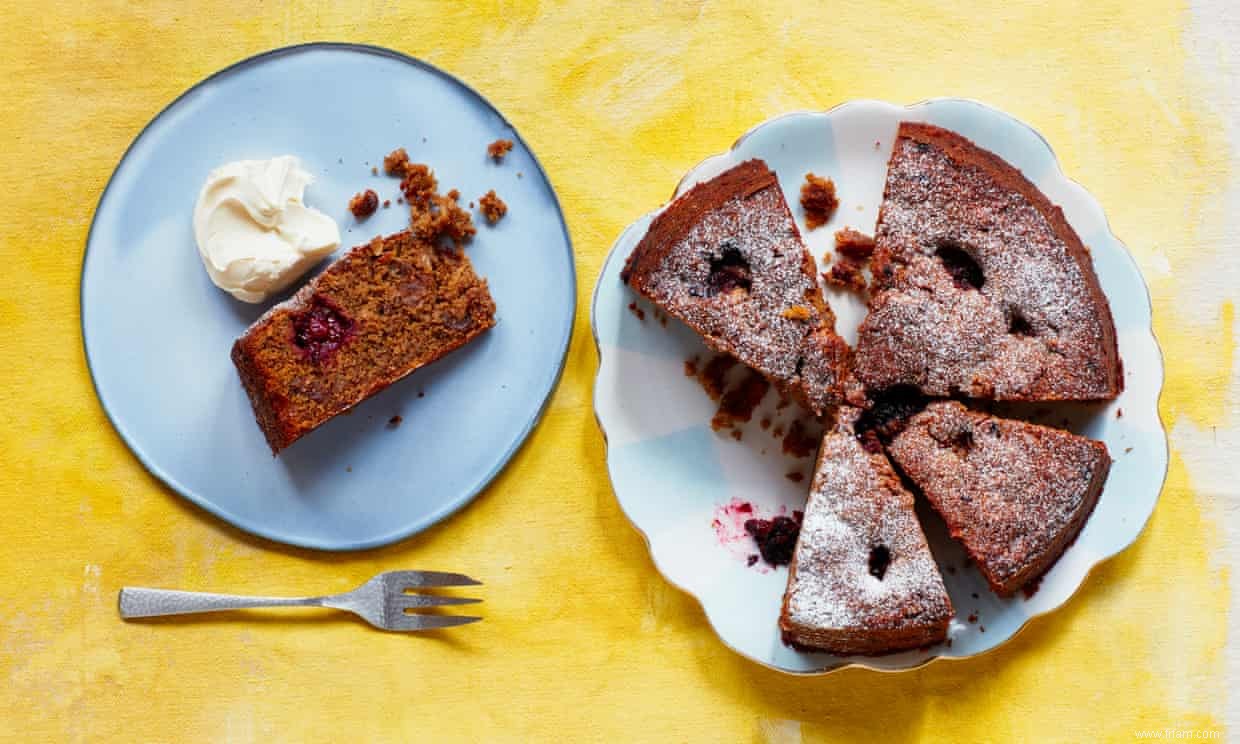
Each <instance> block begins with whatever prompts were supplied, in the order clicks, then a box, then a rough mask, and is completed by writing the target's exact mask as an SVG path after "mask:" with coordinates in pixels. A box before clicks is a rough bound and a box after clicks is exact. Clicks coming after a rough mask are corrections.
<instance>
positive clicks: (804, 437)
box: [783, 419, 819, 457]
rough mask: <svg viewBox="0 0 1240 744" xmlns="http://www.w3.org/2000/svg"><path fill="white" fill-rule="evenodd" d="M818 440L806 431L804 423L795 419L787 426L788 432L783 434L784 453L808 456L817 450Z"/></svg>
mask: <svg viewBox="0 0 1240 744" xmlns="http://www.w3.org/2000/svg"><path fill="white" fill-rule="evenodd" d="M818 442H819V439H817V438H815V437H813V436H812V435H811V434H810V433H809V432H808V431H806V429H805V425H804V424H803V423H801V420H800V419H797V420H795V421H793V422H792V424H791V425H789V426H788V433H787V434H786V435H784V442H783V449H784V454H787V455H792V456H793V457H810V456H811V455H813V454H814V453H815V452H817V451H818Z"/></svg>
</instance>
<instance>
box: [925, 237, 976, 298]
mask: <svg viewBox="0 0 1240 744" xmlns="http://www.w3.org/2000/svg"><path fill="white" fill-rule="evenodd" d="M934 255H936V256H938V258H939V260H940V261H942V262H943V268H945V269H947V273H948V274H951V277H952V281H953V282H954V283H955V284H956V286H957V287H959V288H960V289H981V288H982V285H983V284H985V283H986V277H984V276H982V267H981V266H978V265H977V261H974V260H973V257H972V256H970V255H969V252H968V251H966V250H965V249H964V248H961V247H960V246H959V245H957V244H956V243H951V242H943V243H939V247H938V250H936V251H935V252H934Z"/></svg>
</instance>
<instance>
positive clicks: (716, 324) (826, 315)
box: [620, 160, 851, 415]
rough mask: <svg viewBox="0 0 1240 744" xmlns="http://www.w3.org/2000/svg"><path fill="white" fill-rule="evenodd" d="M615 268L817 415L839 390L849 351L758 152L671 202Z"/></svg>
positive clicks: (714, 346)
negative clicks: (757, 158) (755, 155)
mask: <svg viewBox="0 0 1240 744" xmlns="http://www.w3.org/2000/svg"><path fill="white" fill-rule="evenodd" d="M620 276H621V279H622V280H623V281H624V282H626V283H627V284H629V286H631V287H632V288H633V289H634V290H636V291H637V292H638V293H640V294H642V295H643V296H645V297H646V298H647V299H649V300H650V301H652V302H654V303H655V304H656V305H658V306H659V307H661V308H662V309H663V310H664V311H666V312H667V313H668V314H670V315H671V316H673V317H675V318H678V319H679V320H681V321H682V322H684V323H685V324H687V325H688V326H690V327H691V328H693V329H694V330H695V331H697V332H698V333H699V334H701V336H702V337H703V339H704V340H705V341H706V344H707V345H708V346H710V347H711V348H712V349H714V350H716V351H720V352H724V353H727V354H731V355H733V356H735V357H736V358H737V359H738V360H740V361H742V362H744V363H745V364H747V365H749V366H750V367H752V368H754V369H756V370H758V371H759V372H761V373H762V374H764V375H766V376H767V378H768V379H770V380H771V382H772V383H773V384H775V385H776V387H778V388H779V389H780V390H781V391H783V392H784V393H786V394H788V395H791V396H793V397H795V398H797V399H798V400H800V401H801V402H802V403H803V404H804V405H805V406H806V407H807V408H809V409H810V410H811V411H813V412H814V413H815V414H817V415H822V414H823V413H824V412H825V411H826V410H827V409H828V408H829V406H830V405H832V404H834V403H836V402H838V400H839V399H840V385H841V382H842V380H843V378H844V375H845V372H846V370H847V365H848V360H849V357H850V353H851V352H850V350H849V348H848V345H847V344H846V343H845V342H844V340H843V339H842V338H840V337H839V335H837V334H836V333H835V316H834V314H833V313H832V312H831V309H830V308H829V307H828V306H827V303H826V300H825V299H824V298H823V296H822V290H821V288H820V286H819V284H818V277H817V265H816V264H815V262H814V259H813V256H811V255H810V254H809V251H807V250H806V249H805V246H804V244H803V243H802V242H801V236H800V232H799V231H798V230H797V226H796V221H795V220H794V219H793V218H792V213H791V212H790V211H789V209H788V205H787V203H786V202H785V201H784V198H783V193H782V191H781V190H780V188H779V184H778V182H777V181H776V178H775V174H774V173H773V172H771V170H770V169H769V168H767V166H766V164H765V163H763V162H762V161H760V160H749V161H746V162H744V163H741V164H740V165H737V166H735V167H733V168H732V169H730V170H728V171H726V172H724V173H722V174H720V175H719V176H716V177H715V178H713V179H711V180H709V181H706V182H704V183H700V184H698V185H696V186H694V187H693V188H691V189H689V190H688V191H687V192H685V193H684V194H682V195H681V196H680V197H678V198H677V199H676V200H675V201H673V202H672V203H671V204H670V205H669V206H668V207H667V208H666V209H665V210H663V212H662V213H660V214H659V215H658V216H657V217H655V219H654V220H653V222H652V223H651V225H650V228H649V230H648V231H647V233H646V235H645V237H643V238H642V240H641V242H640V243H638V245H637V247H636V248H634V249H633V252H632V254H630V255H629V257H628V260H627V261H626V263H625V267H624V270H623V271H622V272H621V275H620Z"/></svg>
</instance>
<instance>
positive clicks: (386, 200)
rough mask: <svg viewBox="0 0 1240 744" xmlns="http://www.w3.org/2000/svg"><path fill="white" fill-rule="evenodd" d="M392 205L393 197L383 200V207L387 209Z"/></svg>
mask: <svg viewBox="0 0 1240 744" xmlns="http://www.w3.org/2000/svg"><path fill="white" fill-rule="evenodd" d="M390 206H392V200H391V199H384V200H383V208H384V209H387V208H388V207H390Z"/></svg>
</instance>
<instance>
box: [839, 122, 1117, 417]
mask: <svg viewBox="0 0 1240 744" xmlns="http://www.w3.org/2000/svg"><path fill="white" fill-rule="evenodd" d="M875 241H876V243H877V246H876V250H875V252H874V257H873V262H872V264H871V268H872V271H873V275H874V280H873V286H872V288H871V290H872V297H873V299H872V300H871V302H870V312H869V315H868V316H867V317H866V319H865V320H864V321H863V322H862V324H861V327H860V329H859V331H858V343H857V349H856V372H857V376H858V377H859V378H860V380H861V381H862V382H864V383H865V384H866V385H867V386H869V387H871V388H876V389H883V388H888V387H892V386H895V385H914V386H916V387H918V388H920V389H921V391H922V392H924V393H926V394H927V395H934V396H948V395H957V394H963V395H967V396H970V397H977V398H992V399H1001V400H1093V399H1110V398H1114V397H1116V396H1117V395H1118V394H1119V392H1120V390H1121V389H1122V386H1123V383H1122V377H1121V372H1120V360H1119V354H1118V351H1117V347H1116V340H1115V326H1114V323H1113V321H1112V318H1111V311H1110V307H1109V306H1108V305H1107V301H1106V297H1105V296H1103V293H1102V290H1101V288H1100V287H1099V284H1098V278H1097V276H1096V275H1095V273H1094V270H1093V266H1092V263H1091V260H1090V256H1089V252H1088V250H1087V249H1086V248H1085V246H1084V245H1083V244H1082V243H1081V240H1080V238H1079V237H1077V235H1076V233H1075V232H1074V231H1073V230H1072V228H1071V226H1069V225H1068V223H1067V221H1066V220H1065V219H1064V216H1063V212H1062V211H1061V210H1060V209H1059V207H1057V206H1055V205H1053V204H1051V202H1050V201H1049V200H1048V199H1047V198H1046V196H1045V195H1043V194H1042V193H1041V192H1040V191H1038V189H1037V188H1036V187H1035V186H1034V185H1033V184H1032V183H1030V182H1029V181H1028V180H1027V179H1026V178H1025V177H1024V176H1023V175H1021V173H1020V171H1018V170H1017V169H1015V168H1013V167H1012V166H1011V165H1009V164H1008V163H1006V162H1005V161H1003V160H1001V159H1000V158H999V157H998V156H996V155H994V154H993V153H990V152H988V151H986V150H983V149H981V148H979V147H977V146H976V145H974V144H973V143H972V142H971V141H969V140H967V139H965V138H964V137H961V136H960V135H958V134H955V133H954V132H949V131H947V130H944V129H940V128H938V127H934V126H931V125H928V124H915V123H908V122H905V123H903V124H901V125H900V129H899V135H898V137H897V139H896V142H895V146H894V149H893V152H892V155H891V160H890V162H889V164H888V170H887V181H886V186H885V189H884V192H883V203H882V207H881V209H880V211H879V217H878V227H877V233H876V235H875Z"/></svg>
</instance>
